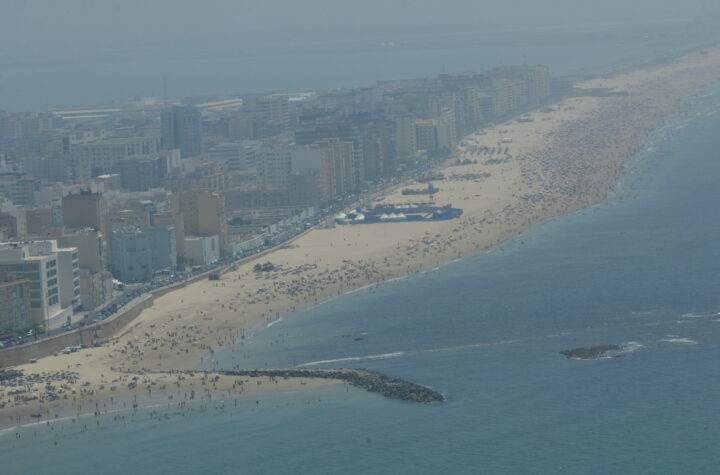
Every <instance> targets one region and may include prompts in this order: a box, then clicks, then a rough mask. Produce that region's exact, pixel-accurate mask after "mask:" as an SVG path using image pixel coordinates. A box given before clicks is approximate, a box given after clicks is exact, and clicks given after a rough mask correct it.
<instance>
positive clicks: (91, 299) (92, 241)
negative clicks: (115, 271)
mask: <svg viewBox="0 0 720 475" xmlns="http://www.w3.org/2000/svg"><path fill="white" fill-rule="evenodd" d="M57 242H58V246H61V247H73V248H77V250H78V252H77V255H78V264H79V267H80V269H79V282H80V299H81V301H82V308H83V310H93V309H95V308H97V307H98V306H99V305H102V304H104V303H106V302H107V301H108V300H110V298H112V276H111V275H110V273H109V272H107V271H106V270H105V267H106V263H105V261H106V258H105V245H104V242H103V238H102V235H101V234H100V233H99V232H98V231H94V230H92V229H84V230H80V231H78V232H76V233H73V234H66V235H64V236H59V237H58V238H57Z"/></svg>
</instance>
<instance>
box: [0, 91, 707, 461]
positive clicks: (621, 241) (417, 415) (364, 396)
mask: <svg viewBox="0 0 720 475" xmlns="http://www.w3.org/2000/svg"><path fill="white" fill-rule="evenodd" d="M702 102H704V103H705V105H704V110H711V109H716V108H717V105H718V98H717V97H713V98H706V99H704V100H703V101H702ZM698 113H699V114H700V115H699V116H697V117H695V118H694V119H693V120H692V121H691V122H689V123H687V124H686V125H687V126H686V127H685V128H676V127H675V126H674V125H668V126H666V127H665V128H664V129H663V130H662V131H661V132H659V133H658V137H657V138H656V141H655V143H654V144H653V148H652V149H651V150H649V151H648V152H647V153H645V154H644V156H643V157H638V158H637V159H636V160H635V161H634V162H633V165H632V166H631V168H630V170H629V172H628V173H627V175H626V176H625V177H624V178H623V179H622V182H621V183H620V184H619V186H618V190H617V191H616V192H615V193H614V196H613V197H612V198H610V199H609V200H608V201H607V202H605V203H603V204H601V205H598V206H595V207H592V208H589V209H586V210H584V211H582V212H579V213H575V214H573V215H569V216H564V217H561V218H558V219H555V220H552V221H550V222H546V223H543V224H541V225H539V226H537V227H535V228H534V229H532V230H531V231H529V232H527V233H525V234H523V235H521V236H518V237H517V238H514V239H512V240H511V241H508V242H506V243H504V244H502V245H499V246H497V247H496V248H494V249H493V250H492V252H487V253H478V254H475V255H472V256H468V257H466V258H464V259H462V260H459V261H456V262H452V263H448V264H446V265H444V266H440V267H439V268H437V269H431V270H429V271H428V272H426V273H424V274H419V275H414V276H411V277H409V278H407V279H404V280H398V281H395V282H391V283H388V284H385V285H382V286H381V287H379V288H377V289H366V290H362V291H358V292H355V293H351V294H349V295H345V296H342V297H340V298H336V299H334V300H331V301H328V302H326V303H324V304H322V305H320V306H318V307H314V308H310V309H306V310H304V311H301V312H297V313H295V314H293V315H287V316H285V318H284V319H283V321H281V322H279V323H277V324H275V325H273V326H271V327H268V328H258V329H256V331H255V332H254V334H253V336H252V338H251V342H250V343H249V344H247V345H244V346H242V347H236V348H226V349H224V350H222V351H220V352H216V355H215V357H216V358H217V359H218V362H219V365H220V366H221V367H227V368H229V367H233V366H235V365H240V366H245V367H254V366H265V365H267V366H287V365H292V364H298V365H306V366H309V367H313V366H320V367H322V366H328V367H332V366H349V367H366V368H370V369H374V370H378V371H382V372H385V373H387V374H389V375H392V376H398V377H402V378H405V379H408V380H411V381H414V382H418V383H421V384H426V385H428V386H431V387H433V388H435V389H436V390H438V391H441V392H442V393H444V394H445V395H446V396H447V402H446V403H443V404H434V405H420V404H410V403H403V402H399V401H392V400H387V399H383V398H382V397H380V396H377V395H374V394H369V393H365V392H363V391H360V390H356V389H349V390H348V389H347V388H345V387H341V386H337V387H326V388H314V389H303V390H300V391H296V392H292V394H290V393H287V392H286V393H283V392H281V391H277V392H273V391H269V392H260V393H256V394H251V395H248V396H244V397H245V398H246V399H244V400H241V401H240V403H239V404H238V405H237V407H236V406H235V405H234V403H231V402H230V401H227V402H226V403H225V404H224V405H222V404H221V403H219V402H216V403H213V404H209V405H206V406H201V405H199V404H197V405H195V406H192V407H190V408H188V409H186V410H185V411H184V413H178V412H177V411H164V412H163V411H161V412H160V415H158V414H157V413H156V414H151V413H150V412H149V410H145V411H139V412H138V413H137V414H136V415H135V416H134V417H132V418H131V417H130V416H129V415H128V417H127V418H126V419H125V420H124V421H115V422H113V421H112V419H111V417H104V418H101V420H100V425H96V424H95V420H94V419H90V422H91V424H88V425H89V426H90V429H89V430H88V431H86V432H81V431H80V430H79V427H76V426H75V425H73V424H71V423H69V422H67V421H66V422H64V423H62V424H59V425H56V426H55V430H50V429H48V428H47V427H38V428H25V429H21V436H22V437H21V438H20V439H17V438H15V436H14V434H13V433H12V432H10V433H5V434H4V435H2V436H0V467H1V468H2V473H46V474H70V473H87V472H90V471H94V472H96V473H103V474H115V473H117V474H120V473H128V472H130V471H134V472H135V473H141V474H144V473H174V474H195V473H211V474H224V473H243V474H245V473H247V474H286V473H299V474H306V473H308V474H336V473H367V474H398V473H413V474H436V473H468V474H474V473H491V474H494V473H498V474H504V473H513V474H518V473H520V474H526V473H527V474H543V473H578V474H607V473H632V474H696V473H697V474H705V473H716V472H717V470H718V466H720V449H719V447H720V378H719V377H718V362H719V361H720V314H719V312H720V292H718V291H719V290H720V272H718V269H720V246H719V245H718V242H719V239H718V238H719V237H720V207H718V203H720V187H719V186H718V184H717V183H718V177H720V155H719V153H718V150H720V135H719V134H717V130H720V116H711V115H706V114H705V112H703V111H701V110H699V111H698ZM347 334H352V335H353V336H357V337H359V336H362V337H363V339H362V340H358V341H356V340H355V339H354V338H346V337H344V336H343V335H347ZM630 342H633V343H632V347H633V348H634V349H635V351H632V352H628V353H627V354H625V355H624V357H622V358H616V359H605V360H597V361H575V360H568V359H566V358H565V357H563V356H561V355H560V354H559V352H560V351H562V350H564V349H567V348H574V347H578V346H588V345H599V344H607V343H630ZM326 360H341V361H336V362H331V363H326V364H323V363H317V362H319V361H326ZM56 442H57V445H55V443H56Z"/></svg>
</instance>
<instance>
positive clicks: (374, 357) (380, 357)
mask: <svg viewBox="0 0 720 475" xmlns="http://www.w3.org/2000/svg"><path fill="white" fill-rule="evenodd" d="M404 354H405V352H404V351H398V352H396V353H384V354H381V355H368V356H348V357H347V358H337V359H334V360H320V361H311V362H309V363H302V364H299V365H297V366H298V367H304V366H318V365H321V364H330V363H342V362H344V361H369V360H383V359H386V358H397V357H398V356H403V355H404Z"/></svg>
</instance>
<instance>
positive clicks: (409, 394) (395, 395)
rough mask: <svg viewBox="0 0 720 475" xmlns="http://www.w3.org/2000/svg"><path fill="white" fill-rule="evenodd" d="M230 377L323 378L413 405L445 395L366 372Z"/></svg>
mask: <svg viewBox="0 0 720 475" xmlns="http://www.w3.org/2000/svg"><path fill="white" fill-rule="evenodd" d="M220 374H225V375H228V376H247V377H251V378H254V377H260V376H265V377H271V378H321V379H337V380H340V381H345V382H346V383H348V384H351V385H353V386H355V387H358V388H362V389H365V390H366V391H370V392H374V393H380V394H382V395H383V396H385V397H387V398H392V399H399V400H401V401H411V402H442V401H444V400H445V398H444V397H443V395H442V394H440V393H439V392H437V391H433V390H432V389H430V388H426V387H425V386H420V385H419V384H415V383H411V382H409V381H405V380H402V379H398V378H391V377H389V376H386V375H384V374H382V373H378V372H377V371H370V370H367V369H248V370H232V371H221V372H220Z"/></svg>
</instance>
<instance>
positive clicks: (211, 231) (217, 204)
mask: <svg viewBox="0 0 720 475" xmlns="http://www.w3.org/2000/svg"><path fill="white" fill-rule="evenodd" d="M170 202H171V205H172V210H173V211H174V212H177V213H181V214H182V215H183V223H184V225H185V236H186V237H187V236H213V235H217V236H218V237H219V239H220V254H221V255H222V256H227V255H230V254H231V253H232V249H231V247H230V242H229V240H228V231H227V217H226V216H225V197H224V196H223V195H221V194H220V193H217V192H211V191H209V190H190V191H181V192H177V193H173V194H172V195H171V196H170Z"/></svg>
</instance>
